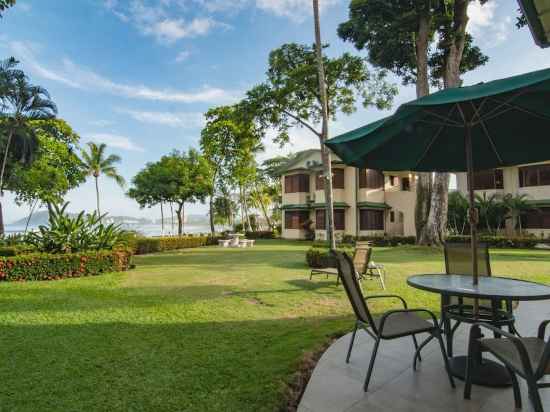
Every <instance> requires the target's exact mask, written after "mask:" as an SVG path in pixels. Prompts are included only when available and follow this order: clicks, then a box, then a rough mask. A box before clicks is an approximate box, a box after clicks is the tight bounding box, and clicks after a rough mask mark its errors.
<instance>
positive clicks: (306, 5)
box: [256, 0, 340, 22]
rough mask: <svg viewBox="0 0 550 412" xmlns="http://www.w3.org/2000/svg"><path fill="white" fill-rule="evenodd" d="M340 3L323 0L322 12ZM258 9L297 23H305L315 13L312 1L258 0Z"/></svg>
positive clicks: (320, 6)
mask: <svg viewBox="0 0 550 412" xmlns="http://www.w3.org/2000/svg"><path fill="white" fill-rule="evenodd" d="M339 2H340V0H321V1H320V2H319V9H320V12H321V13H322V12H323V11H325V10H326V9H327V8H329V7H331V6H334V5H335V4H337V3H339ZM256 7H258V8H259V9H261V10H263V11H266V12H270V13H273V14H275V15H276V16H280V17H287V18H289V19H291V20H294V21H297V22H301V21H303V20H304V19H305V18H306V17H308V16H310V15H311V14H312V13H313V8H312V3H311V0H256Z"/></svg>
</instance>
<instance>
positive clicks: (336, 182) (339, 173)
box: [315, 169, 345, 190]
mask: <svg viewBox="0 0 550 412" xmlns="http://www.w3.org/2000/svg"><path fill="white" fill-rule="evenodd" d="M344 180H345V179H344V169H332V188H333V189H344ZM324 188H325V181H324V179H323V172H318V173H317V175H316V177H315V190H324Z"/></svg>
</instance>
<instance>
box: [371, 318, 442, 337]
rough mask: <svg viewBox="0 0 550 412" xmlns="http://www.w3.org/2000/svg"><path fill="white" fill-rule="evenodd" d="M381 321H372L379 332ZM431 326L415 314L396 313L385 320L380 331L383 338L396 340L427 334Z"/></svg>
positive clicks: (378, 319)
mask: <svg viewBox="0 0 550 412" xmlns="http://www.w3.org/2000/svg"><path fill="white" fill-rule="evenodd" d="M380 323H381V319H380V318H376V319H374V325H375V327H376V329H378V330H380V326H381V325H380ZM433 327H434V326H433V324H431V323H430V322H428V321H427V320H425V319H422V318H421V317H420V316H418V315H416V314H415V313H407V312H397V313H394V314H392V315H390V316H388V317H387V318H386V321H385V322H384V329H383V330H381V331H380V336H382V337H383V338H389V339H391V338H397V337H399V336H406V335H411V334H416V333H423V332H428V331H430V330H432V329H433Z"/></svg>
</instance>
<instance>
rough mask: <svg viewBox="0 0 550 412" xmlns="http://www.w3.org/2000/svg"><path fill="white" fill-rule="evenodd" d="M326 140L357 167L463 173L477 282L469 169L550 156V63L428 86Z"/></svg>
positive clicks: (472, 202)
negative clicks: (427, 91) (462, 83)
mask: <svg viewBox="0 0 550 412" xmlns="http://www.w3.org/2000/svg"><path fill="white" fill-rule="evenodd" d="M326 145H327V146H328V147H330V148H331V149H332V150H333V151H334V152H335V153H336V154H337V155H338V156H339V157H340V158H341V159H342V160H343V161H344V163H346V164H348V165H352V166H356V167H361V168H362V167H368V168H369V169H378V170H392V171H397V170H411V171H419V172H432V171H439V172H467V181H468V192H469V201H470V229H471V239H472V264H473V268H472V269H473V282H474V284H477V283H478V270H477V252H476V251H477V249H476V244H477V232H476V225H477V213H476V211H475V209H474V191H473V185H472V182H473V173H474V171H476V170H485V169H491V168H496V167H503V166H514V165H519V164H524V163H533V162H539V161H545V160H549V159H550V69H545V70H539V71H535V72H531V73H526V74H523V75H519V76H514V77H509V78H506V79H501V80H495V81H491V82H488V83H480V84H477V85H474V86H468V87H459V88H454V89H446V90H442V91H439V92H437V93H433V94H431V95H428V96H426V97H422V98H420V99H417V100H414V101H411V102H409V103H406V104H403V105H401V106H400V107H399V108H398V109H397V111H396V112H395V114H393V115H392V116H390V117H386V118H384V119H381V120H378V121H376V122H374V123H370V124H368V125H366V126H363V127H361V128H359V129H356V130H352V131H350V132H348V133H345V134H342V135H340V136H338V137H335V138H333V139H330V140H328V141H327V142H326ZM476 306H477V305H476Z"/></svg>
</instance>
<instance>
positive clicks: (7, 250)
mask: <svg viewBox="0 0 550 412" xmlns="http://www.w3.org/2000/svg"><path fill="white" fill-rule="evenodd" d="M35 252H36V248H35V247H34V246H31V245H26V244H24V243H22V244H19V245H13V246H0V256H18V255H24V254H27V253H35Z"/></svg>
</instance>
